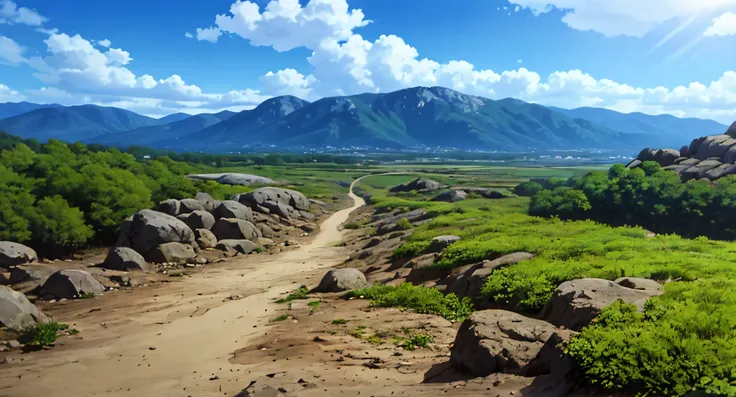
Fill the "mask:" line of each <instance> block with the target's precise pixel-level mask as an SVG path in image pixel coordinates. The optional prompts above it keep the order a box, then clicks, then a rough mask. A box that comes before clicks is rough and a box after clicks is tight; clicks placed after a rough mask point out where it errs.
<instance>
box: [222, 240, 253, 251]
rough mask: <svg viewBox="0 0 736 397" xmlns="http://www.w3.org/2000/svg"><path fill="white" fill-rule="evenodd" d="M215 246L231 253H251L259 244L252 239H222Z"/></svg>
mask: <svg viewBox="0 0 736 397" xmlns="http://www.w3.org/2000/svg"><path fill="white" fill-rule="evenodd" d="M215 248H217V249H218V250H221V251H225V252H228V253H230V254H231V255H235V254H250V253H251V252H253V250H255V249H256V248H258V244H256V243H255V242H253V241H250V240H220V241H218V242H217V245H216V246H215Z"/></svg>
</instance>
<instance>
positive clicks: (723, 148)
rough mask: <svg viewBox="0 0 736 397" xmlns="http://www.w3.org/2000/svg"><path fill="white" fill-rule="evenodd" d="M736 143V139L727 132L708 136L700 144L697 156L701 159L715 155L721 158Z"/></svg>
mask: <svg viewBox="0 0 736 397" xmlns="http://www.w3.org/2000/svg"><path fill="white" fill-rule="evenodd" d="M734 144H736V139H733V138H731V137H730V136H728V135H725V134H724V135H711V136H707V137H705V140H703V142H701V143H700V145H699V146H698V150H697V151H696V152H695V157H697V158H698V159H700V160H707V159H709V158H713V157H717V158H721V157H723V155H724V154H726V152H727V151H728V149H729V148H730V147H731V146H733V145H734Z"/></svg>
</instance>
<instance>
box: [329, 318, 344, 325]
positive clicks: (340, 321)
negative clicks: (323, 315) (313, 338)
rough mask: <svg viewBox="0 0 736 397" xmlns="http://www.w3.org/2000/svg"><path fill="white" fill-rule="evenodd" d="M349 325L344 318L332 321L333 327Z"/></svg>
mask: <svg viewBox="0 0 736 397" xmlns="http://www.w3.org/2000/svg"><path fill="white" fill-rule="evenodd" d="M347 323H348V321H347V320H345V319H344V318H336V319H334V320H332V325H344V324H347Z"/></svg>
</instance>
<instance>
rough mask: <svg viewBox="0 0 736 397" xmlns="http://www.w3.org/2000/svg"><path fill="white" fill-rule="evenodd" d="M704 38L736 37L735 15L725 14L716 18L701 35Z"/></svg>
mask: <svg viewBox="0 0 736 397" xmlns="http://www.w3.org/2000/svg"><path fill="white" fill-rule="evenodd" d="M703 34H704V35H706V36H733V35H736V14H734V13H732V12H727V13H725V14H722V15H720V16H718V17H716V18H713V22H712V23H711V25H710V26H708V29H706V30H705V32H704V33H703Z"/></svg>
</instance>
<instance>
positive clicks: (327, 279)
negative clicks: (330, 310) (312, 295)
mask: <svg viewBox="0 0 736 397" xmlns="http://www.w3.org/2000/svg"><path fill="white" fill-rule="evenodd" d="M367 286H368V281H366V279H365V275H364V274H363V272H361V271H360V270H358V269H350V268H349V269H335V270H330V271H328V272H327V274H325V275H324V277H322V281H320V282H319V286H317V288H316V289H315V292H343V291H349V290H354V289H362V288H366V287H367Z"/></svg>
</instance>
